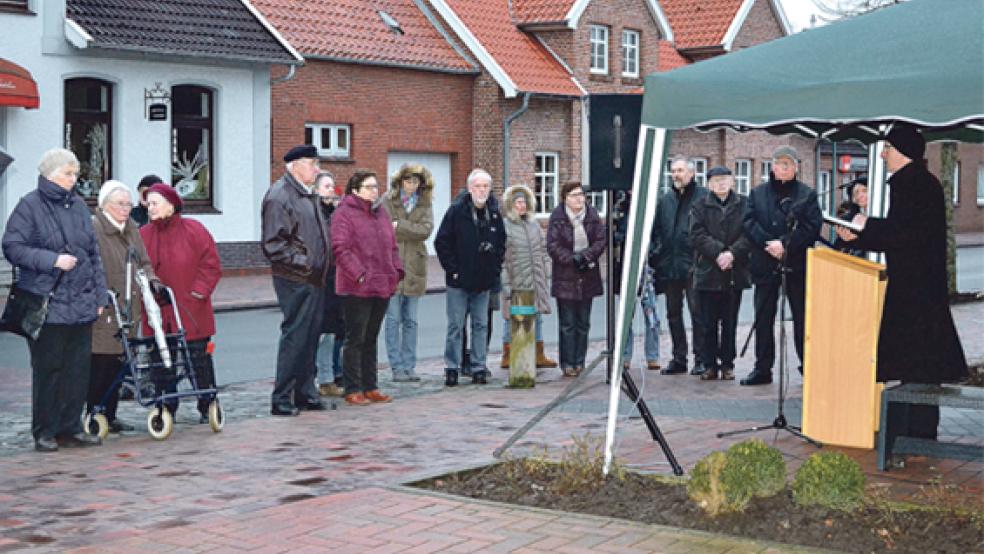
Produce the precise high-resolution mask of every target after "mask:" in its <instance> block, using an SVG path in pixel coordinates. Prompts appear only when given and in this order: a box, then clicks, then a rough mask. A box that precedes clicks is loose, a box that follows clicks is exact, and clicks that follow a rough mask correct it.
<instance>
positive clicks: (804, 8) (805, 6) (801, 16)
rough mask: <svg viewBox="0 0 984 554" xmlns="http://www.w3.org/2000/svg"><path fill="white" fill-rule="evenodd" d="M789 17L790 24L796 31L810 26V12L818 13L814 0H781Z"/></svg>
mask: <svg viewBox="0 0 984 554" xmlns="http://www.w3.org/2000/svg"><path fill="white" fill-rule="evenodd" d="M779 1H780V3H781V4H782V7H783V9H784V10H785V12H786V17H787V18H788V19H789V24H790V25H792V26H793V30H794V31H796V32H799V31H802V30H803V29H804V28H805V27H809V26H810V14H814V13H817V11H818V10H817V7H816V5H815V4H814V3H813V0H779Z"/></svg>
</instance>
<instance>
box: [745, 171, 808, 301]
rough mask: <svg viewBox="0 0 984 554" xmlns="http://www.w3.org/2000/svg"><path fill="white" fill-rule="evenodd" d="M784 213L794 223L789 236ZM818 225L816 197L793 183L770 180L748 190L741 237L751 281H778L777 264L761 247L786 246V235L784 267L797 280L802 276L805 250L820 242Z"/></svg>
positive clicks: (772, 178) (804, 187)
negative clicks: (745, 239)
mask: <svg viewBox="0 0 984 554" xmlns="http://www.w3.org/2000/svg"><path fill="white" fill-rule="evenodd" d="M786 198H788V199H789V200H788V201H787V200H785V199H786ZM787 212H788V213H790V214H791V217H792V218H793V220H794V222H795V227H794V229H793V231H792V233H790V232H789V231H788V227H787V222H786V213H787ZM822 222H823V219H822V216H821V214H820V204H819V203H817V193H816V192H814V191H813V189H812V188H810V187H808V186H806V185H804V184H803V183H801V182H799V181H797V180H795V179H794V180H792V181H786V182H779V181H776V179H775V176H771V177H770V179H769V182H768V183H763V184H761V185H759V186H757V187H755V188H754V189H752V193H751V194H749V195H748V206H747V207H746V208H745V215H744V227H745V233H746V234H747V235H748V240H749V241H750V242H751V248H752V252H751V255H750V257H749V269H750V270H751V273H752V280H753V281H754V282H755V283H766V282H768V281H770V280H773V279H778V278H779V274H778V273H777V272H776V268H777V266H778V264H779V261H778V260H776V259H775V258H773V257H772V256H770V255H769V253H768V252H766V251H765V243H767V242H769V241H770V240H781V241H783V243H786V239H787V235H789V236H788V239H789V242H788V243H786V267H788V268H789V269H790V270H792V272H793V273H795V274H798V275H799V276H800V277H801V278H802V276H804V275H806V250H807V249H808V248H810V247H811V246H813V244H814V243H815V242H817V240H818V239H819V238H820V225H821V223H822Z"/></svg>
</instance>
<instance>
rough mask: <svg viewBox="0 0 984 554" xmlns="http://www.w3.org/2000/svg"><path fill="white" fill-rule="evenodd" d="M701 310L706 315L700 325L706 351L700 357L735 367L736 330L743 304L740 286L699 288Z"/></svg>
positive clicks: (708, 362) (711, 364)
mask: <svg viewBox="0 0 984 554" xmlns="http://www.w3.org/2000/svg"><path fill="white" fill-rule="evenodd" d="M697 296H698V298H699V303H700V314H701V316H702V317H703V318H704V321H703V322H702V323H701V327H702V328H703V330H704V338H703V339H702V340H701V346H702V347H703V349H704V350H703V353H702V354H701V360H703V362H704V364H706V365H707V367H726V368H730V369H734V368H735V355H736V347H735V340H736V338H735V333H736V332H737V328H738V309H739V308H741V289H738V290H730V291H729V290H725V291H715V290H702V291H697Z"/></svg>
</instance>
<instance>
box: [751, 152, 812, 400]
mask: <svg viewBox="0 0 984 554" xmlns="http://www.w3.org/2000/svg"><path fill="white" fill-rule="evenodd" d="M798 164H799V158H798V157H797V155H796V150H794V149H793V148H792V147H790V146H780V147H779V148H777V149H776V151H775V152H774V153H773V154H772V172H771V173H770V174H769V182H767V183H763V184H761V185H759V186H757V187H755V188H754V189H752V192H751V194H749V195H748V206H747V208H746V209H745V216H744V227H745V233H746V235H747V236H748V239H749V240H750V241H751V243H752V246H751V254H750V256H749V270H750V271H751V274H752V281H753V282H754V283H755V366H754V368H753V370H752V372H751V373H750V374H749V375H748V377H745V378H744V379H742V380H741V384H742V385H767V384H769V383H771V382H772V365H773V363H775V357H776V343H775V335H774V333H775V323H776V305H777V304H778V303H779V289H780V288H781V287H782V280H781V277H782V272H783V271H785V274H786V297H787V299H788V301H789V308H790V311H791V312H792V313H793V338H794V341H793V342H794V344H795V346H796V354H797V355H798V356H799V359H800V363H801V364H802V361H803V324H804V315H805V304H806V251H807V249H808V248H810V247H811V246H813V244H814V243H815V242H816V241H817V239H819V238H820V225H821V224H822V222H823V219H822V216H821V214H820V204H819V203H818V202H817V193H816V192H815V191H814V190H813V189H812V188H810V187H808V186H807V185H805V184H803V183H801V182H800V181H799V180H797V179H796V173H797V169H798ZM799 369H800V371H801V372H802V371H803V366H802V365H800V368H799Z"/></svg>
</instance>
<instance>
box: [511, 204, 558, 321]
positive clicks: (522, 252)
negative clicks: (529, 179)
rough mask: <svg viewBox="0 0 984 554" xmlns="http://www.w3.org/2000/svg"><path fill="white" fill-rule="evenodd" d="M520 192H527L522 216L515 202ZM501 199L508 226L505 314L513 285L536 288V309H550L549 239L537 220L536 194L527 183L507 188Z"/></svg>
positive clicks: (519, 288)
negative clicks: (524, 211)
mask: <svg viewBox="0 0 984 554" xmlns="http://www.w3.org/2000/svg"><path fill="white" fill-rule="evenodd" d="M517 194H522V195H524V196H526V207H527V211H526V214H525V215H523V216H520V215H519V214H517V213H516V209H515V207H514V206H513V198H514V197H515V195H517ZM502 198H503V201H502V221H503V223H504V224H505V228H506V257H505V259H504V260H503V262H502V306H503V310H502V312H503V315H504V316H508V311H509V301H510V295H511V294H512V291H513V289H516V290H532V291H536V295H535V303H536V311H537V312H539V313H541V314H549V313H550V282H549V278H548V276H547V260H548V259H549V257H548V254H547V243H546V241H545V240H544V238H543V230H542V229H541V228H540V224H539V223H537V222H536V220H535V219H534V217H533V214H534V213H536V198H534V196H533V191H532V190H530V189H529V187H526V186H524V185H513V186H511V187H509V188H508V189H506V193H505V194H504V195H503V197H502Z"/></svg>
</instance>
